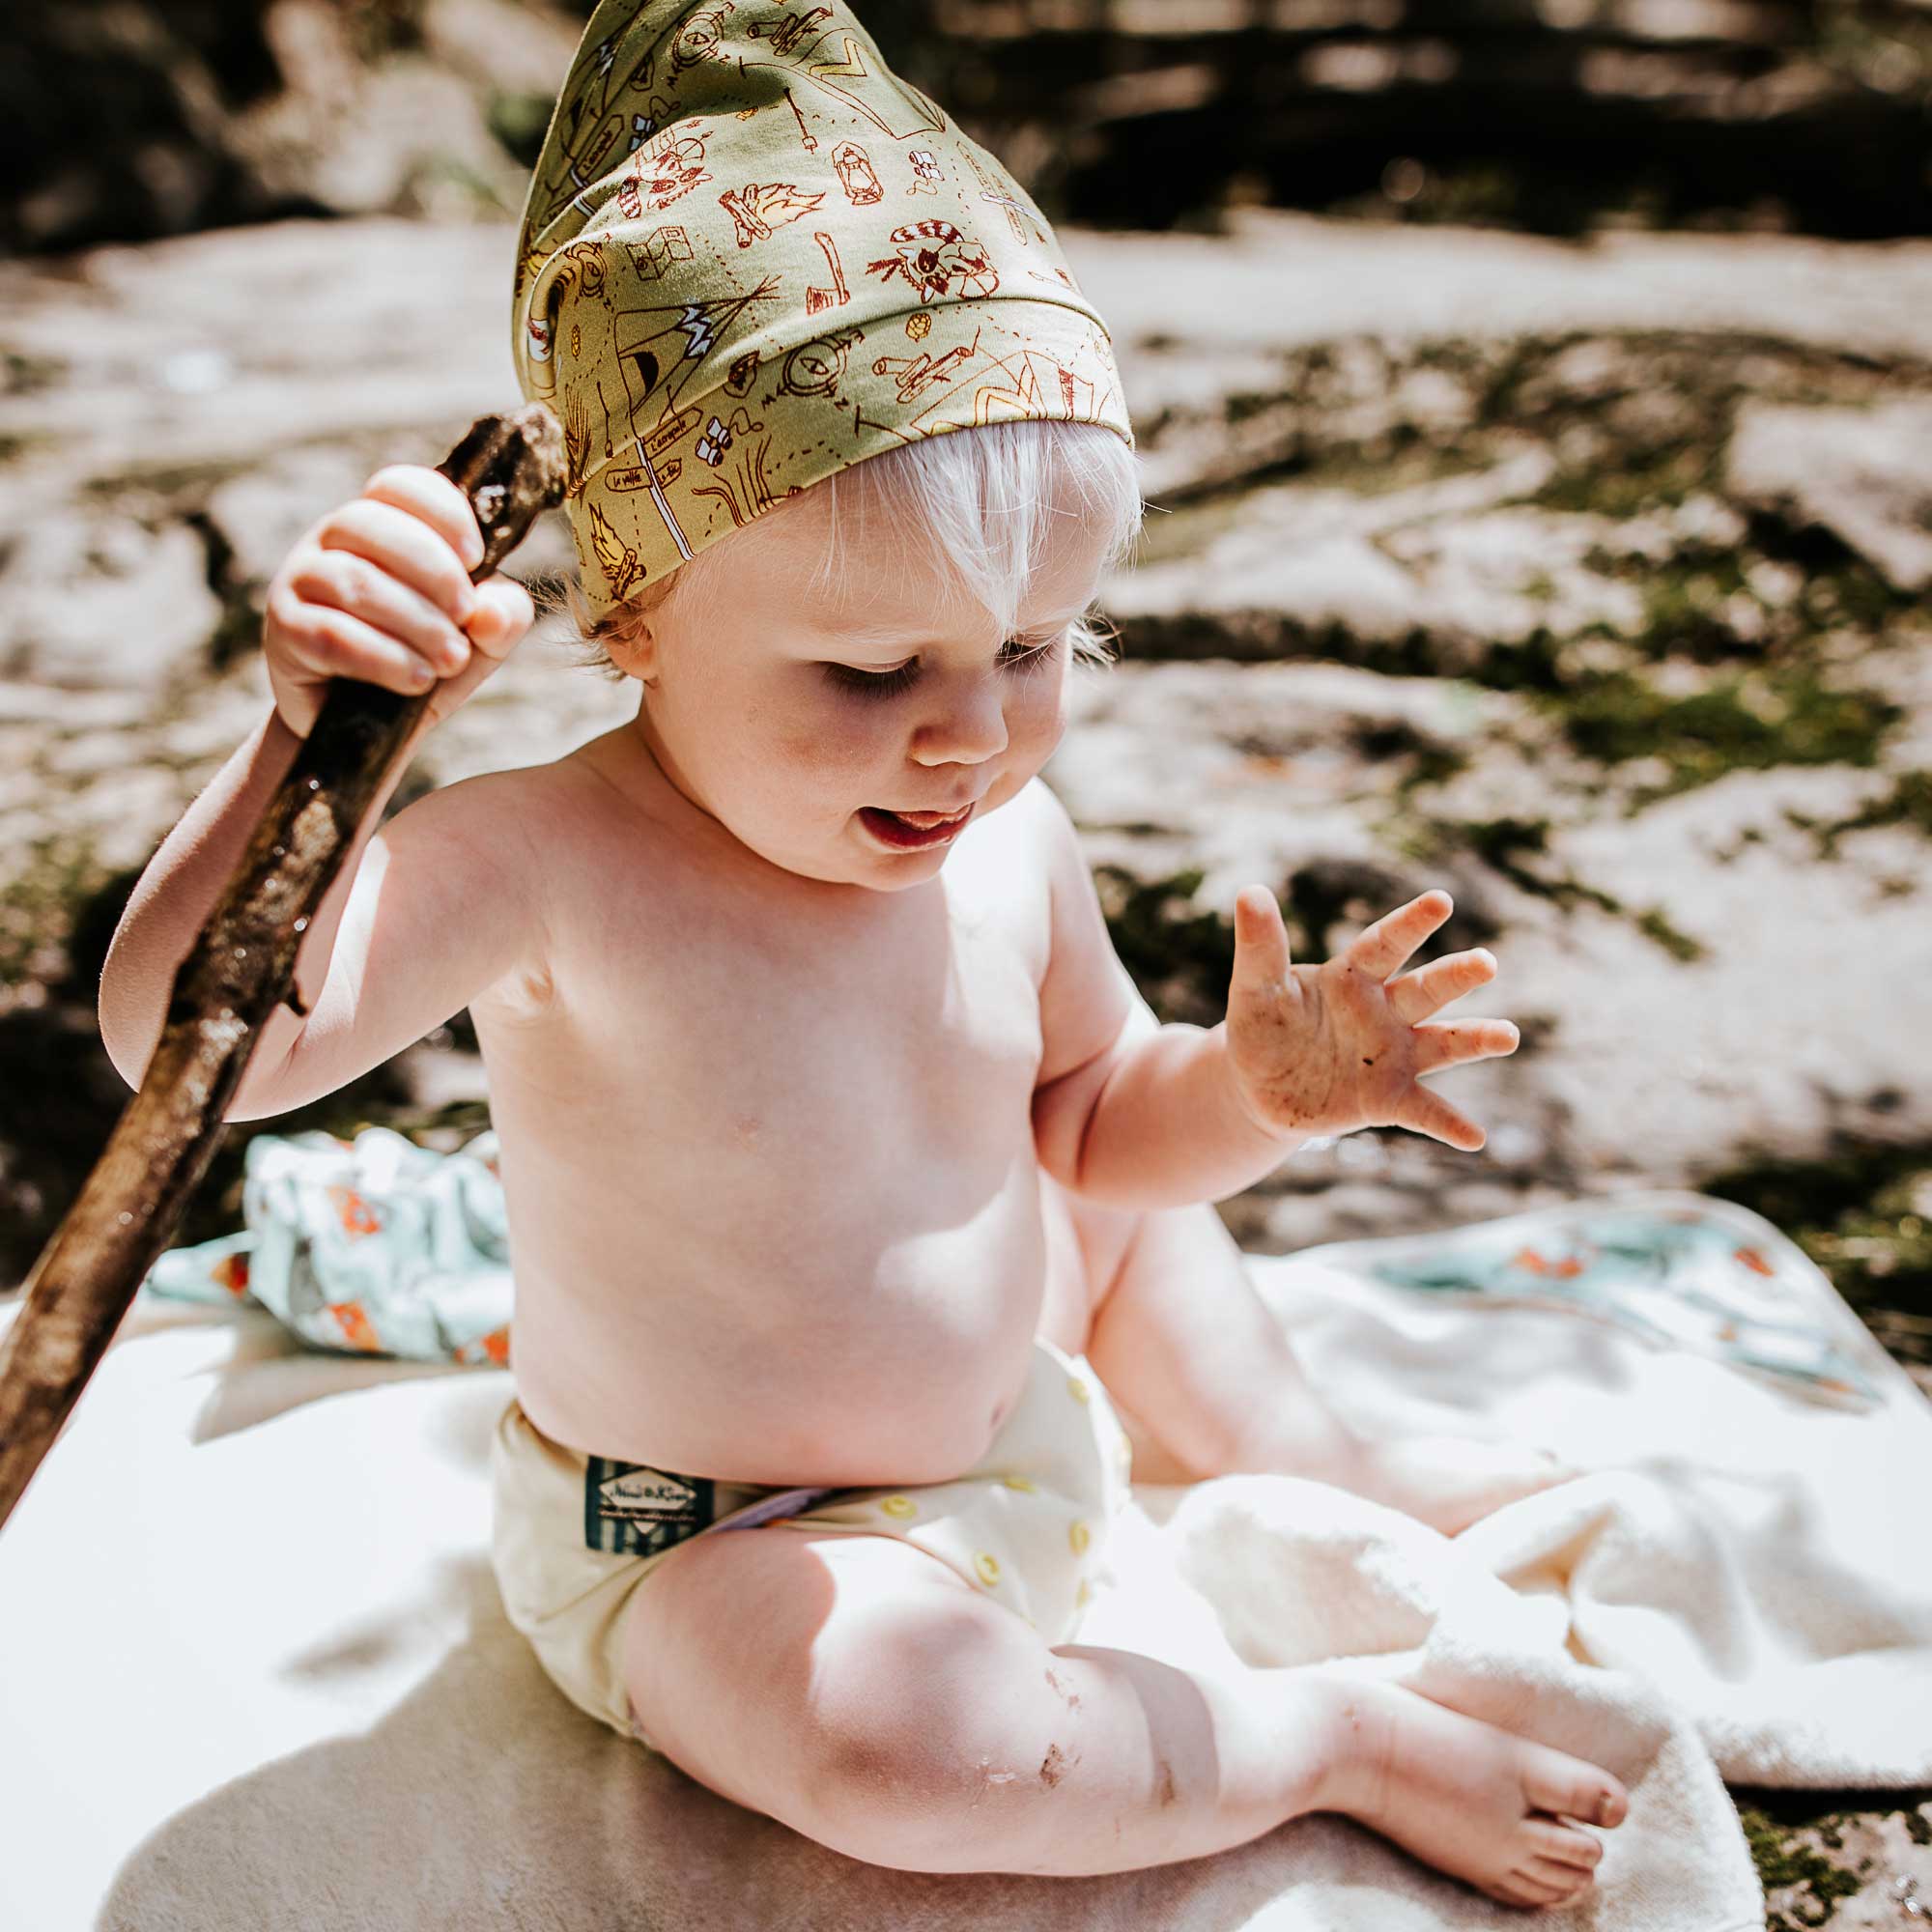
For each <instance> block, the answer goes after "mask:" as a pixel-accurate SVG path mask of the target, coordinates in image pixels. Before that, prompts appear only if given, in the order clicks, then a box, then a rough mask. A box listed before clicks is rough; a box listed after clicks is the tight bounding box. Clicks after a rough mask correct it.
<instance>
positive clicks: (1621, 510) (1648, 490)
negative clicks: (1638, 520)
mask: <svg viewBox="0 0 1932 1932" xmlns="http://www.w3.org/2000/svg"><path fill="white" fill-rule="evenodd" d="M1717 461H1718V457H1717V449H1716V447H1715V444H1714V443H1683V444H1680V445H1678V446H1677V447H1676V448H1673V449H1669V450H1665V451H1663V452H1662V453H1659V454H1653V455H1647V456H1643V457H1639V458H1633V459H1631V460H1630V461H1627V462H1623V463H1618V464H1613V465H1609V466H1606V467H1604V468H1598V467H1597V466H1595V465H1584V466H1581V467H1579V468H1577V469H1568V468H1566V469H1558V470H1557V471H1556V472H1555V474H1554V475H1552V476H1551V477H1550V479H1549V480H1548V482H1547V483H1546V484H1544V486H1543V487H1542V489H1540V490H1538V491H1536V492H1535V493H1534V494H1533V495H1532V496H1530V497H1525V498H1524V499H1523V500H1524V501H1526V502H1530V503H1534V504H1537V505H1538V506H1539V507H1541V508H1543V509H1547V510H1562V511H1567V512H1570V513H1571V514H1577V515H1590V514H1594V515H1596V516H1600V517H1616V518H1619V519H1621V518H1625V517H1635V516H1640V515H1641V514H1642V513H1643V512H1644V511H1646V510H1655V509H1659V508H1662V507H1666V506H1670V505H1675V504H1678V503H1681V502H1683V501H1684V500H1685V498H1686V497H1692V496H1694V495H1696V493H1697V492H1698V491H1700V490H1704V489H1708V488H1709V487H1710V484H1711V479H1712V475H1713V473H1714V471H1715V470H1716V469H1717Z"/></svg>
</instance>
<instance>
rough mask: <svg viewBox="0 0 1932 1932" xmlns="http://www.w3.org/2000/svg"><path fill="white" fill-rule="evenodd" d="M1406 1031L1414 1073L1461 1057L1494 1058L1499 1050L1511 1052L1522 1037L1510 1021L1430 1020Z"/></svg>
mask: <svg viewBox="0 0 1932 1932" xmlns="http://www.w3.org/2000/svg"><path fill="white" fill-rule="evenodd" d="M1409 1032H1410V1036H1411V1037H1412V1039H1413V1041H1414V1051H1415V1071H1416V1072H1417V1073H1434V1072H1435V1070H1436V1068H1437V1067H1440V1066H1453V1065H1456V1064H1457V1063H1458V1062H1460V1061H1464V1060H1493V1059H1494V1058H1495V1057H1496V1055H1497V1054H1499V1053H1514V1052H1515V1051H1516V1050H1517V1047H1518V1045H1519V1043H1520V1041H1521V1039H1522V1036H1521V1034H1520V1033H1519V1032H1518V1031H1517V1029H1516V1027H1515V1025H1514V1024H1513V1023H1512V1022H1511V1021H1509V1020H1442V1021H1430V1022H1428V1023H1427V1024H1425V1025H1423V1026H1419V1027H1411V1028H1410V1029H1409Z"/></svg>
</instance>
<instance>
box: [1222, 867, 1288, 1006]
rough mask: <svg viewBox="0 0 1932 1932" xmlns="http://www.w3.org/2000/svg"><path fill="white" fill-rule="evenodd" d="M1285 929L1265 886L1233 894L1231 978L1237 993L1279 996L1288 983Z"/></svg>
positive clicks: (1273, 900) (1278, 911)
mask: <svg viewBox="0 0 1932 1932" xmlns="http://www.w3.org/2000/svg"><path fill="white" fill-rule="evenodd" d="M1288 968H1289V955H1288V927H1287V925H1286V924H1285V923H1283V921H1282V917H1281V908H1280V907H1279V906H1278V905H1276V903H1275V897H1274V895H1273V894H1272V893H1271V892H1269V891H1268V889H1267V888H1266V887H1265V886H1243V887H1242V888H1241V890H1240V891H1239V892H1238V893H1236V895H1235V976H1234V981H1233V990H1234V991H1235V992H1237V993H1256V994H1272V993H1279V992H1280V991H1281V990H1282V988H1283V986H1284V985H1285V984H1286V982H1287V980H1288Z"/></svg>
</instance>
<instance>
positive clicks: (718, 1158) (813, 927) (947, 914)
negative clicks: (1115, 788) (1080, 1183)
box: [479, 849, 1047, 1228]
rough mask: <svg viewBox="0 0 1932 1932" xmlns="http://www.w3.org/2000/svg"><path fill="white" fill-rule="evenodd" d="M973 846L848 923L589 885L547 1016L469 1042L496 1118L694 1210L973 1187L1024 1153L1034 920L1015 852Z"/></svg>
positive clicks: (1040, 957) (693, 884)
mask: <svg viewBox="0 0 1932 1932" xmlns="http://www.w3.org/2000/svg"><path fill="white" fill-rule="evenodd" d="M970 856H971V858H972V860H974V861H976V862H977V863H968V864H965V865H960V866H958V869H957V872H956V873H952V871H951V865H952V864H955V863H956V862H957V861H959V860H960V859H966V858H968V857H969V855H968V854H967V853H966V852H965V851H964V850H962V851H960V852H958V853H955V854H954V855H952V862H950V866H949V876H946V877H944V878H943V879H938V880H934V881H931V882H929V885H930V889H929V890H928V889H922V890H919V891H918V892H917V893H907V894H902V895H893V901H892V903H890V904H881V905H878V906H874V907H869V908H866V909H865V910H866V911H867V913H868V914H869V915H870V916H869V917H866V918H862V919H859V920H856V921H854V922H853V923H850V924H845V923H841V922H840V921H839V920H838V919H836V918H828V917H826V916H824V915H823V913H814V914H811V915H808V916H803V917H800V916H795V915H791V916H788V915H787V913H786V911H785V910H784V909H783V908H782V907H771V906H765V907H760V906H757V905H756V904H755V903H748V902H747V900H746V898H745V897H744V895H740V894H731V893H721V894H713V893H711V892H710V891H708V890H707V889H706V887H705V885H704V883H703V882H702V881H696V880H681V881H674V882H670V883H669V884H667V882H665V881H663V880H662V879H661V880H660V881H659V883H658V885H657V887H656V889H655V890H653V891H652V892H649V893H645V892H643V891H641V890H640V891H638V892H635V893H628V892H626V891H624V890H623V889H622V888H621V887H620V886H612V885H611V884H610V883H609V882H608V881H607V882H606V884H605V886H604V888H603V889H602V890H600V891H597V892H594V893H587V894H585V895H583V896H582V898H581V899H580V900H579V902H578V903H576V904H575V905H574V906H571V907H570V908H569V912H568V916H567V917H564V918H562V919H559V920H557V921H555V922H554V924H553V932H552V945H553V950H554V960H553V988H552V992H553V998H552V1001H551V1003H550V1008H549V1010H548V1011H547V1012H546V1013H545V1014H543V1015H542V1016H541V1017H539V1018H535V1019H532V1020H528V1021H526V1022H523V1023H521V1024H519V1025H517V1026H515V1027H513V1028H499V1029H494V1030H493V1033H494V1036H495V1037H491V1038H488V1039H486V1049H487V1050H489V1051H490V1053H491V1062H492V1064H491V1079H492V1093H493V1099H494V1101H495V1103H496V1111H497V1114H498V1115H499V1116H501V1115H503V1114H504V1113H505V1112H507V1113H508V1114H510V1115H511V1116H513V1117H514V1124H513V1125H510V1126H507V1127H506V1129H505V1130H506V1131H516V1130H517V1129H519V1128H521V1129H522V1130H524V1131H523V1132H522V1134H521V1135H520V1137H522V1138H526V1139H531V1138H534V1139H540V1140H541V1141H543V1142H544V1143H545V1144H546V1145H547V1146H549V1147H551V1148H553V1149H554V1148H561V1147H567V1148H569V1149H570V1150H571V1158H572V1160H573V1161H575V1162H576V1163H578V1167H579V1172H580V1173H581V1174H582V1173H586V1172H596V1171H600V1170H601V1171H603V1172H605V1173H610V1174H614V1173H617V1172H622V1171H628V1172H629V1173H630V1175H631V1176H632V1177H633V1179H632V1181H631V1184H630V1189H629V1194H630V1196H631V1197H633V1198H634V1197H635V1193H636V1190H637V1188H638V1186H639V1167H640V1164H641V1163H642V1162H644V1161H645V1160H646V1159H647V1161H648V1168H649V1174H650V1176H651V1179H650V1180H649V1181H648V1182H646V1183H643V1184H645V1185H647V1186H648V1188H649V1191H651V1192H652V1193H654V1194H658V1195H660V1196H662V1194H663V1193H664V1192H665V1191H666V1190H668V1189H670V1190H677V1191H678V1193H679V1200H680V1204H681V1205H682V1206H683V1207H684V1208H687V1209H688V1210H689V1211H691V1212H692V1213H694V1214H696V1215H697V1216H698V1218H700V1219H704V1220H708V1219H710V1218H711V1217H712V1216H714V1215H728V1214H730V1213H732V1212H734V1211H739V1210H738V1209H736V1208H734V1207H733V1204H734V1203H738V1202H743V1201H750V1200H755V1201H756V1202H758V1203H761V1204H763V1206H762V1208H758V1209H754V1210H752V1211H754V1212H760V1213H762V1212H765V1211H769V1210H770V1209H771V1208H774V1207H781V1208H784V1209H786V1210H788V1211H792V1210H795V1208H796V1204H797V1202H798V1200H799V1199H800V1198H801V1197H803V1198H806V1199H809V1200H810V1201H811V1202H812V1203H814V1204H815V1211H816V1212H818V1213H821V1214H837V1213H838V1209H839V1206H840V1204H842V1203H844V1202H846V1201H848V1200H849V1201H850V1202H851V1204H852V1207H853V1209H854V1211H857V1210H858V1208H859V1203H860V1201H861V1199H862V1198H865V1196H867V1195H869V1199H870V1204H871V1205H870V1209H869V1214H870V1225H872V1226H873V1227H875V1228H877V1227H879V1226H881V1222H880V1220H879V1218H878V1213H879V1208H880V1207H881V1206H882V1205H883V1204H884V1203H885V1202H889V1201H891V1200H892V1199H894V1198H895V1197H898V1196H900V1194H901V1193H902V1192H903V1196H904V1198H905V1200H906V1201H907V1203H908V1204H910V1202H911V1201H912V1200H913V1199H914V1198H915V1197H916V1196H923V1198H924V1199H925V1200H926V1201H927V1203H928V1205H930V1204H931V1202H932V1201H933V1199H934V1196H935V1191H936V1192H937V1194H938V1195H939V1196H941V1197H943V1196H945V1195H946V1194H948V1193H951V1192H952V1190H954V1189H957V1190H959V1191H960V1193H961V1197H962V1199H963V1198H965V1197H967V1196H971V1195H974V1194H980V1195H983V1194H984V1192H985V1191H986V1190H987V1188H988V1187H989V1186H990V1185H992V1184H993V1183H994V1182H995V1180H996V1179H997V1178H998V1177H999V1176H1001V1175H1003V1174H1004V1173H1006V1171H1007V1170H1008V1169H1009V1167H1010V1165H1011V1163H1012V1161H1013V1160H1014V1157H1015V1155H1016V1154H1017V1153H1018V1152H1020V1151H1023V1150H1024V1151H1029V1152H1030V1151H1031V1102H1032V1095H1033V1089H1034V1083H1035V1079H1036V1077H1037V1072H1038V1068H1039V1064H1040V1053H1041V1037H1040V1020H1039V981H1040V978H1041V975H1042V973H1043V970H1044V965H1045V958H1046V948H1047V919H1046V907H1045V903H1044V883H1043V881H1042V882H1040V884H1039V888H1038V891H1037V893H1036V892H1034V891H1032V890H1030V889H1029V888H1028V885H1027V883H1026V880H1025V877H1024V873H1023V869H1021V868H1016V867H1014V866H1013V864H1012V862H1011V857H1010V854H1009V853H1003V854H1001V855H999V856H1000V857H1001V858H1003V859H1004V860H1005V863H1004V864H1000V865H996V864H994V863H992V862H993V860H994V858H995V854H994V852H992V851H991V850H986V849H982V850H981V851H980V852H978V853H976V854H973V855H970ZM479 1024H480V1021H479ZM586 1127H590V1128H591V1129H592V1131H590V1132H589V1133H587V1134H586V1131H585V1129H586ZM700 1196H701V1199H700V1198H699V1197H700ZM618 1198H619V1199H622V1198H626V1197H625V1195H623V1194H620V1195H619V1196H618Z"/></svg>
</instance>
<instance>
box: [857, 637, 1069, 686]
mask: <svg viewBox="0 0 1932 1932" xmlns="http://www.w3.org/2000/svg"><path fill="white" fill-rule="evenodd" d="M1064 635H1065V633H1056V634H1055V635H1054V636H1053V637H1051V638H1049V639H1046V641H1045V642H1044V643H1041V642H1039V641H1037V639H1030V638H1009V639H1007V641H1006V642H1005V643H1004V644H1003V645H1001V647H1000V664H1001V666H1002V667H1003V668H1006V669H1009V670H1011V669H1014V668H1018V669H1020V670H1021V671H1022V672H1023V673H1024V672H1028V671H1034V670H1037V669H1039V668H1042V667H1043V666H1044V665H1045V664H1046V663H1047V661H1048V660H1049V659H1050V658H1051V657H1052V656H1053V654H1054V652H1055V650H1056V649H1058V648H1059V644H1060V639H1061V637H1062V636H1064ZM918 663H919V660H918V659H917V658H914V659H911V660H910V661H909V662H907V663H905V664H902V665H900V666H899V668H897V669H896V670H883V671H877V670H860V669H858V668H856V667H855V666H852V665H841V664H828V665H825V666H824V667H822V668H823V669H824V672H825V674H826V676H827V677H828V678H830V679H831V681H832V682H833V683H834V684H836V685H838V688H839V689H840V690H841V691H850V692H855V693H857V694H858V696H861V697H894V696H897V695H898V694H899V693H900V692H902V691H904V690H906V689H907V688H908V687H909V686H910V685H911V684H912V682H913V680H914V679H915V678H916V677H917V676H918V674H919V673H918V671H917V670H916V668H915V667H916V666H917V665H918Z"/></svg>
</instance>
